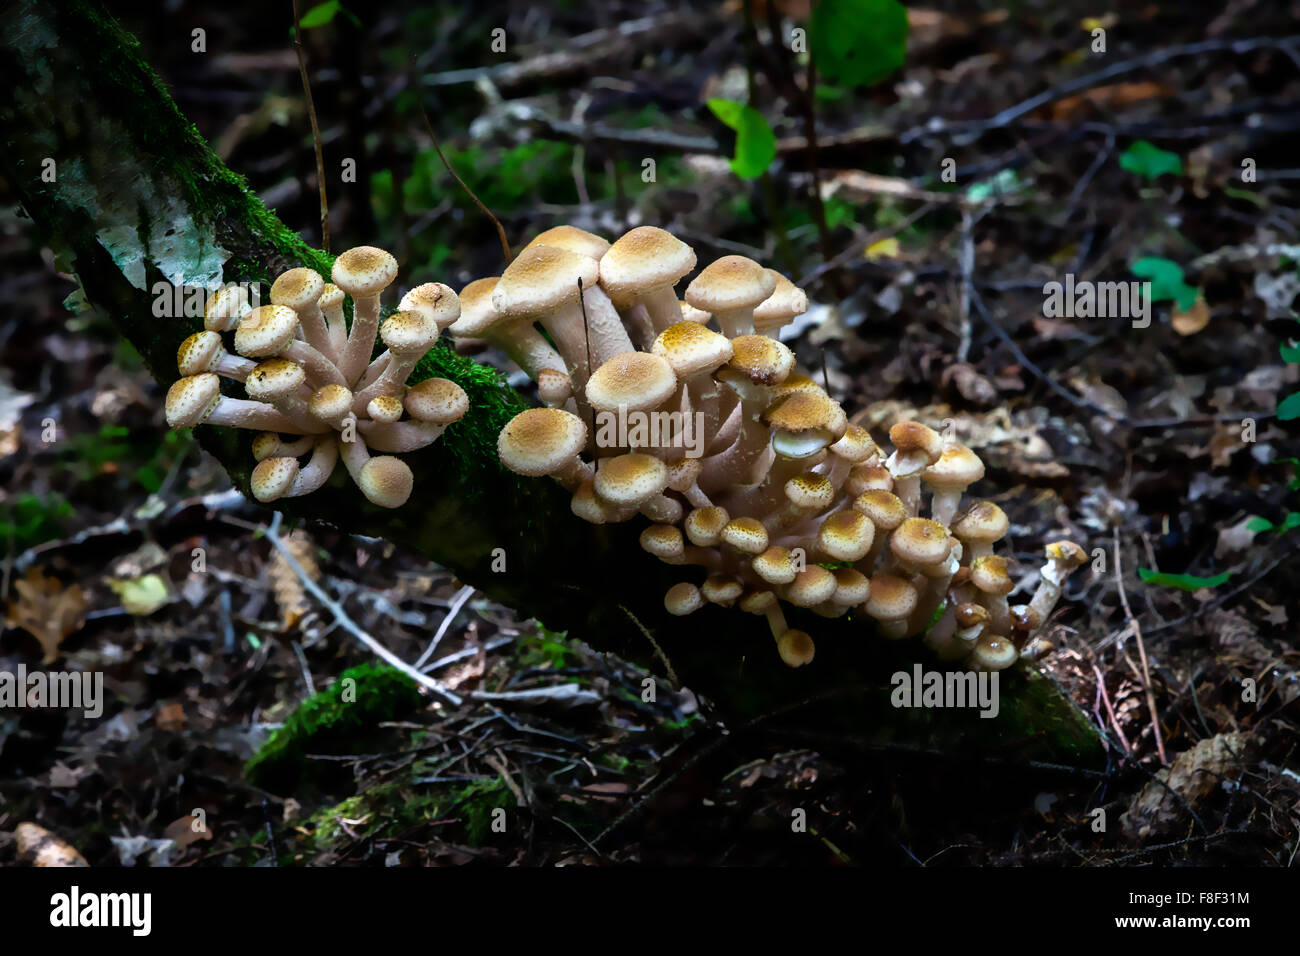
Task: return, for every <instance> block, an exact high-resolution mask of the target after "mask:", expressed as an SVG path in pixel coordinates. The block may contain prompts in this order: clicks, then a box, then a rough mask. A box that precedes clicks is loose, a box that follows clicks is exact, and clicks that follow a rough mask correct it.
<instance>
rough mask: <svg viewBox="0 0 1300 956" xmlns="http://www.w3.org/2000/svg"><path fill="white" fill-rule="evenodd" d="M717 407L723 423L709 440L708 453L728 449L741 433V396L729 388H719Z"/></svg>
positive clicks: (719, 418)
mask: <svg viewBox="0 0 1300 956" xmlns="http://www.w3.org/2000/svg"><path fill="white" fill-rule="evenodd" d="M715 384H716V379H715ZM717 409H718V413H717V419H718V420H719V421H721V422H722V424H721V425H719V426H718V431H717V434H715V435H714V436H713V438H712V440H710V442H709V446H708V453H709V454H710V455H716V454H718V453H719V452H722V451H726V450H727V449H728V448H730V447H731V446H732V444H733V443H734V442H735V441H736V438H737V436H739V435H740V423H741V421H742V420H743V417H744V412H743V410H742V408H741V405H740V399H739V397H738V396H737V395H736V393H735V392H733V391H732V390H731V389H729V388H718V406H717Z"/></svg>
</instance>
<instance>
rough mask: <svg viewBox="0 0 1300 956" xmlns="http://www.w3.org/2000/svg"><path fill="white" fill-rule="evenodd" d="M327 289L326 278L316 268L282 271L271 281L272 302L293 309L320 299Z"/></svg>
mask: <svg viewBox="0 0 1300 956" xmlns="http://www.w3.org/2000/svg"><path fill="white" fill-rule="evenodd" d="M323 291H325V280H324V279H322V278H321V277H320V276H319V275H317V273H316V270H314V269H304V268H301V267H300V268H297V269H290V270H289V271H288V272H281V273H280V275H279V276H277V277H276V280H275V281H274V282H272V283H271V304H272V305H284V306H288V307H289V308H291V309H304V308H306V307H307V306H309V305H315V304H316V303H317V302H318V301H320V295H321V293H322V292H323Z"/></svg>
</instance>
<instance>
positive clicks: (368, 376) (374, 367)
mask: <svg viewBox="0 0 1300 956" xmlns="http://www.w3.org/2000/svg"><path fill="white" fill-rule="evenodd" d="M392 359H393V353H392V352H390V351H388V350H387V349H385V350H384V351H383V352H380V353H379V357H378V358H376V359H375V360H374V361H373V362H371V363H370V364H369V365H367V366H366V370H365V371H364V372H362V373H361V378H359V379H357V388H356V390H357V391H358V392H359V391H361V390H362V389H363V388H366V387H367V386H369V385H372V384H374V381H375V379H377V378H379V376H380V375H382V374H383V371H384V369H386V368H388V363H389V362H391V361H392Z"/></svg>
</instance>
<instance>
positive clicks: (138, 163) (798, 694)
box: [0, 0, 1100, 764]
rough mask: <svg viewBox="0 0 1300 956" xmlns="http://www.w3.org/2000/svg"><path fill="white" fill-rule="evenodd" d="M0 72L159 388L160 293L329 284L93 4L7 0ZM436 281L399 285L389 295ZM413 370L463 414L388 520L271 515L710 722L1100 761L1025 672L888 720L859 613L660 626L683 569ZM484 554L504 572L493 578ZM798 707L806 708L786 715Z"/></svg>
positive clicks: (46, 224)
mask: <svg viewBox="0 0 1300 956" xmlns="http://www.w3.org/2000/svg"><path fill="white" fill-rule="evenodd" d="M0 76H2V77H3V79H4V81H5V86H6V88H7V89H9V90H11V91H13V94H12V96H9V97H6V98H5V100H6V101H5V102H0V144H2V146H3V149H2V150H0V172H2V173H3V175H4V177H5V179H6V180H7V182H8V185H9V187H10V188H11V189H12V190H14V191H15V192H16V193H17V195H18V196H19V198H20V200H21V202H22V204H23V207H24V208H25V210H26V211H27V213H28V214H29V215H30V216H31V217H32V219H33V220H34V221H35V223H36V225H37V227H38V229H39V231H40V233H41V235H42V237H43V239H44V240H45V241H47V242H49V243H50V244H51V245H52V246H53V247H54V248H55V249H56V250H59V251H61V252H64V253H66V254H67V255H69V256H70V257H71V261H72V263H73V268H74V269H75V271H76V274H77V275H78V277H79V278H80V280H81V283H82V286H83V288H84V291H85V294H86V296H87V298H88V299H89V301H90V302H91V303H93V304H95V305H96V306H98V307H100V308H102V309H104V310H106V311H107V312H108V313H109V314H110V315H111V316H112V318H113V321H114V322H115V323H116V325H117V327H118V328H119V329H120V331H121V334H122V335H123V336H124V337H125V338H127V339H128V340H130V341H131V343H132V344H133V345H134V346H135V347H136V349H137V350H138V351H139V352H140V353H141V355H142V356H143V357H144V360H145V362H146V364H147V365H148V368H149V369H150V371H151V372H152V373H153V375H154V377H155V378H156V379H157V381H158V382H159V384H160V385H161V386H163V387H164V388H165V387H166V386H167V385H169V384H170V383H171V382H172V381H174V380H175V379H176V377H177V372H176V365H175V355H176V348H177V346H178V345H179V344H180V342H181V340H182V339H183V338H184V337H185V336H186V335H187V334H189V332H191V331H194V330H195V329H197V328H199V327H200V320H199V319H197V318H195V319H158V318H156V317H155V316H154V314H153V301H154V297H153V293H152V289H153V287H154V284H155V283H156V282H157V281H159V280H160V279H166V280H168V281H171V282H173V283H177V284H181V283H183V284H185V285H189V286H203V287H206V288H215V287H216V286H217V285H219V284H220V283H221V282H223V281H226V282H228V281H260V282H263V283H268V287H269V282H270V280H271V279H272V278H273V277H274V276H275V275H277V274H278V273H280V272H281V271H283V270H285V269H288V268H292V267H294V266H304V265H305V266H309V267H311V268H314V269H316V270H317V271H319V272H320V273H321V274H322V275H325V276H328V274H329V266H330V263H331V260H330V258H329V257H328V256H327V255H325V254H324V253H323V252H321V251H319V250H317V249H314V248H312V247H311V246H309V245H308V244H307V243H306V242H304V241H303V240H302V239H301V237H299V236H298V235H297V234H295V233H294V232H292V231H291V230H289V229H288V228H286V227H285V226H284V225H283V224H282V223H281V222H280V221H279V220H278V219H277V218H276V217H275V215H274V214H273V213H272V212H271V211H269V210H267V209H266V208H265V207H264V206H263V205H262V203H261V202H260V200H258V199H257V197H256V196H254V195H252V194H250V193H249V191H248V189H247V187H246V185H245V183H244V181H243V179H242V178H241V177H239V176H238V175H236V174H235V173H233V172H232V171H230V170H229V169H227V168H226V167H225V166H224V165H223V164H222V163H221V161H220V160H219V159H218V158H217V157H216V155H215V154H214V153H213V152H212V150H211V149H210V148H209V146H208V144H207V143H206V142H205V141H204V139H203V137H202V136H200V135H199V133H198V131H197V130H196V129H195V128H194V126H193V125H192V124H190V123H189V122H188V121H187V120H186V119H185V118H184V117H183V116H182V115H181V114H180V112H179V111H178V110H177V108H176V106H175V104H174V103H173V102H172V100H171V98H170V97H169V96H168V94H167V91H166V89H165V87H164V86H163V84H162V82H161V81H160V80H159V78H158V77H157V76H156V74H155V73H154V72H153V71H152V70H151V69H150V68H149V67H148V66H147V65H146V64H145V63H144V62H143V61H142V59H141V58H140V56H139V55H138V53H137V50H136V42H135V41H134V39H133V38H132V37H130V36H129V35H128V34H126V33H125V32H124V31H123V30H122V29H121V28H120V27H119V26H118V25H117V24H116V23H115V22H114V21H113V20H112V19H111V17H109V15H108V14H107V13H105V12H104V10H103V9H102V8H101V7H100V6H98V5H97V4H95V3H93V2H89V0H71V2H68V0H65V2H60V3H51V2H49V0H20V2H15V3H11V4H10V5H9V6H7V7H6V8H5V9H4V10H3V12H0ZM47 159H52V160H53V161H54V164H55V171H56V172H55V176H54V178H53V181H46V180H47V179H48V178H49V176H48V174H47V175H45V176H44V177H43V173H45V172H46V171H47V169H48V164H47V163H46V160H47ZM352 239H353V242H354V243H358V244H359V243H364V242H368V241H370V239H371V237H368V236H357V237H352ZM436 278H438V277H437V276H417V275H406V274H403V275H401V276H400V279H399V281H400V282H401V283H402V284H404V285H406V286H412V285H415V284H417V283H419V282H423V281H428V280H432V279H436ZM264 301H265V300H264ZM387 305H388V306H389V307H390V308H391V306H392V305H393V303H392V302H389V303H387ZM432 375H439V376H443V377H446V378H450V379H453V380H454V381H456V382H458V383H459V384H460V385H461V386H462V387H463V388H465V390H466V391H467V392H468V394H469V397H470V405H471V407H470V411H469V413H468V414H467V415H466V417H465V418H464V419H463V420H462V421H461V422H458V423H457V424H455V425H452V426H451V427H450V428H449V429H448V430H447V432H446V433H445V434H444V435H443V437H442V438H441V439H440V440H439V441H438V442H437V443H436V444H435V445H433V446H432V447H430V448H429V449H426V450H424V451H421V452H417V453H414V454H411V455H407V456H404V457H405V458H406V460H407V461H408V462H409V463H410V465H411V467H412V469H413V470H414V472H415V475H416V490H415V494H414V495H413V497H412V500H411V501H410V503H408V504H407V505H406V506H405V507H403V508H401V509H398V510H397V511H395V512H388V511H383V510H381V509H377V508H374V507H372V506H370V505H368V503H366V502H365V501H364V499H363V498H362V497H361V495H360V494H359V493H358V492H357V491H356V490H355V489H354V488H353V487H352V486H351V485H350V483H349V482H348V481H347V478H346V475H344V474H342V471H343V470H342V469H339V470H338V473H336V474H335V476H334V477H333V479H332V480H331V482H330V483H329V484H328V485H327V486H326V487H325V488H324V489H322V490H321V491H319V492H317V493H314V494H312V495H308V496H306V497H304V498H298V499H290V500H287V501H284V502H283V505H284V508H283V510H284V511H285V513H286V514H287V515H290V516H297V517H300V518H304V519H310V520H318V521H323V522H327V523H330V524H332V525H335V526H337V527H340V528H342V529H343V530H346V531H349V532H356V533H361V534H367V535H375V536H383V537H386V538H388V539H390V540H393V541H395V542H400V543H402V544H406V545H410V546H413V547H415V548H417V549H419V550H420V551H421V552H423V553H424V554H426V555H428V556H429V557H430V558H431V559H433V560H435V561H437V562H438V563H440V564H442V565H444V566H446V567H448V568H450V569H452V570H453V571H455V572H456V574H458V575H459V576H460V577H461V579H462V580H464V581H466V582H468V583H470V584H473V585H474V586H475V587H477V588H479V589H481V590H482V591H483V592H484V593H485V594H486V595H488V596H489V597H491V598H492V599H494V600H497V601H500V602H501V603H503V604H506V605H509V606H511V607H513V608H515V609H517V610H518V611H520V612H521V613H523V614H525V615H531V616H535V617H537V618H538V619H540V620H541V621H543V622H544V623H545V624H546V625H547V626H548V627H550V628H553V629H556V630H567V631H569V632H570V633H571V634H572V635H574V636H578V637H581V638H582V639H584V640H585V641H587V642H588V643H589V644H591V645H592V646H594V647H596V648H598V649H601V650H606V651H612V652H616V653H618V654H620V655H623V656H625V657H627V658H629V659H633V660H636V661H639V662H642V663H644V664H646V665H647V666H648V667H649V668H650V669H651V670H652V671H653V672H655V673H656V674H658V675H660V676H662V675H664V674H665V668H664V665H663V664H662V662H661V660H660V659H659V658H658V656H657V655H656V654H655V652H654V648H653V647H652V645H651V642H650V640H649V639H648V638H647V636H646V635H645V633H643V631H642V630H641V628H640V627H638V626H637V624H636V623H635V621H639V622H641V624H643V625H644V627H645V628H646V629H647V630H648V631H649V632H650V633H651V634H652V635H653V636H654V639H655V641H657V643H658V644H659V646H660V647H661V648H662V649H663V651H664V653H665V654H666V656H667V657H668V659H669V660H670V661H671V663H672V665H673V668H674V669H675V671H676V673H677V675H678V677H679V678H680V679H681V681H682V683H684V684H685V685H687V686H689V687H690V688H692V689H693V690H695V691H696V692H697V693H700V694H702V695H705V696H707V697H708V698H710V699H711V700H712V701H713V702H714V703H715V704H716V705H717V707H718V710H719V713H720V714H721V715H722V716H725V717H726V718H728V719H732V720H740V719H746V718H751V717H754V716H757V715H761V714H770V713H773V712H780V713H784V714H786V715H787V719H788V720H797V721H798V722H799V723H800V724H801V725H803V726H805V727H816V728H819V729H821V730H827V729H831V730H833V729H835V728H843V729H844V730H846V731H851V732H852V733H854V734H856V735H857V736H859V737H861V736H862V735H863V734H864V733H865V734H868V735H871V736H874V737H875V738H876V739H880V738H881V737H884V738H887V739H889V740H895V741H898V740H909V741H913V742H915V743H917V744H920V745H927V746H929V745H936V744H937V745H940V746H954V745H958V744H970V745H977V746H981V747H989V748H991V749H998V750H1001V751H1006V750H1008V748H1011V749H1013V750H1015V751H1016V752H1017V753H1020V754H1024V755H1026V756H1036V757H1047V758H1049V759H1055V760H1061V761H1065V762H1070V763H1075V764H1082V763H1093V762H1095V760H1096V759H1097V757H1098V755H1099V752H1100V751H1099V747H1098V745H1097V739H1096V737H1095V735H1094V734H1093V732H1092V730H1091V727H1090V725H1088V723H1087V722H1086V721H1085V720H1084V719H1083V718H1082V716H1081V715H1080V714H1079V713H1078V711H1077V710H1075V708H1073V706H1071V705H1070V704H1068V703H1067V702H1066V700H1065V699H1064V697H1062V696H1061V694H1060V693H1059V691H1058V690H1057V689H1056V687H1055V685H1054V684H1052V683H1051V682H1050V681H1049V680H1046V679H1045V678H1042V677H1039V676H1037V675H1035V674H1033V673H1031V672H1028V671H1016V672H1008V673H1005V674H1004V675H1003V679H1002V682H1001V683H1002V695H1001V697H1002V704H1001V713H1000V715H999V717H998V718H997V719H995V720H982V719H980V718H978V717H977V716H976V715H975V712H974V711H971V710H967V711H961V712H952V711H948V712H944V711H936V710H895V709H893V708H891V706H890V705H889V690H890V687H889V677H890V675H891V674H892V673H893V672H895V671H897V670H899V669H904V668H905V669H908V670H910V668H911V664H912V662H913V661H922V662H924V663H925V664H926V666H927V667H931V668H937V667H938V666H939V665H938V663H937V662H936V661H934V660H933V659H932V658H929V657H928V656H927V654H926V652H925V651H924V648H923V647H922V646H921V644H920V642H919V641H908V642H885V641H882V640H880V639H879V638H877V637H876V636H875V635H874V634H873V633H872V631H871V626H870V623H869V621H863V620H845V619H839V620H825V619H822V618H819V617H816V616H813V615H806V614H800V613H797V612H796V613H792V614H791V615H790V623H791V626H793V627H798V628H801V629H803V630H806V631H808V632H809V633H810V634H812V635H813V636H814V638H815V640H816V644H817V656H816V660H815V661H814V663H813V664H812V665H810V666H807V667H804V668H800V669H798V670H791V669H789V668H787V667H786V666H785V665H783V664H782V663H781V662H780V660H779V659H778V657H777V654H776V650H775V647H774V642H773V641H772V639H771V637H770V636H769V633H768V630H767V625H766V622H765V620H764V619H763V618H761V617H751V616H749V615H745V614H742V613H740V612H739V611H736V610H734V609H733V610H723V609H720V608H716V607H708V608H705V609H704V610H702V611H699V612H697V613H696V614H694V615H691V616H689V617H686V618H673V617H670V616H668V615H667V614H666V612H665V611H664V610H663V605H662V596H663V594H664V592H665V591H666V590H667V589H668V587H669V586H670V585H671V584H674V583H676V582H677V581H680V580H685V579H692V580H696V583H699V576H698V575H696V576H694V577H692V576H691V575H690V574H689V572H686V571H683V570H682V569H674V568H670V567H668V566H666V565H663V564H661V563H660V562H658V561H657V560H655V559H654V558H651V557H650V556H649V555H647V554H645V553H644V552H643V551H641V549H640V548H639V546H638V544H637V537H638V533H639V531H640V528H641V524H642V523H641V522H639V521H634V522H629V523H627V524H623V525H614V526H600V527H597V526H592V525H589V524H587V523H585V522H583V521H581V520H579V519H577V518H575V517H573V516H572V515H571V513H570V511H569V506H568V496H567V495H566V494H564V493H563V492H562V490H561V489H560V488H559V487H558V486H557V485H555V484H554V483H552V482H550V481H547V480H535V479H525V478H520V477H518V476H515V475H513V474H511V473H510V472H508V471H506V470H505V469H503V468H502V467H501V466H500V465H499V463H498V461H497V458H496V435H497V433H498V431H499V430H500V428H501V426H502V425H503V424H505V422H506V421H508V420H509V419H510V417H511V416H512V415H514V414H515V413H516V412H517V411H519V410H520V409H522V408H523V407H525V403H524V401H523V400H522V399H521V398H520V397H519V396H518V395H517V394H515V393H514V392H513V391H512V390H510V389H509V388H508V387H506V385H505V384H504V383H503V382H502V381H501V379H500V377H499V376H498V375H497V374H496V373H495V372H494V371H492V370H490V369H487V368H484V367H481V366H477V365H475V364H474V363H473V362H471V361H469V360H467V359H465V358H463V357H460V356H458V355H456V354H455V352H454V351H453V350H452V349H451V348H450V347H449V346H448V345H446V344H445V343H444V344H440V346H439V347H438V349H436V350H435V352H433V353H432V354H431V355H430V356H429V357H427V358H426V359H425V360H424V361H422V362H421V364H420V366H419V367H418V368H417V370H416V373H415V375H413V377H412V380H413V381H415V380H419V379H422V378H427V377H429V376H432ZM160 401H161V396H160ZM197 435H198V437H199V439H200V441H201V442H202V444H203V446H204V447H205V448H206V449H207V450H208V451H210V452H211V453H212V454H213V455H215V456H216V457H217V458H218V459H219V460H220V461H221V462H222V464H223V465H224V466H225V467H226V469H227V470H228V472H229V473H230V477H231V479H232V480H233V481H234V482H235V484H236V485H237V486H238V487H239V488H240V489H241V490H243V491H244V492H245V493H247V487H248V484H247V483H248V475H249V472H250V470H251V466H252V464H253V459H252V455H251V452H250V449H249V443H250V441H251V433H248V432H242V431H239V430H234V429H222V428H215V427H209V426H204V427H201V428H199V429H197ZM498 549H499V550H498ZM501 558H503V559H504V566H505V569H504V570H502V571H498V570H494V561H495V562H497V566H498V567H499V566H500V563H499V559H501ZM634 618H635V621H634ZM808 700H815V701H817V703H814V704H810V705H806V706H804V705H802V704H800V702H804V701H808ZM796 705H799V706H796Z"/></svg>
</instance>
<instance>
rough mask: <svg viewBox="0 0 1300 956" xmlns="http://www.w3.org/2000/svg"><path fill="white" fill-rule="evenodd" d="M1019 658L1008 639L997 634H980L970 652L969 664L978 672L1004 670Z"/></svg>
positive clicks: (1018, 653)
mask: <svg viewBox="0 0 1300 956" xmlns="http://www.w3.org/2000/svg"><path fill="white" fill-rule="evenodd" d="M1019 657H1020V652H1019V651H1017V650H1016V645H1015V644H1013V643H1012V642H1011V641H1010V639H1008V638H1006V637H1002V636H1000V635H997V634H982V635H980V639H979V640H978V641H976V642H975V647H974V649H973V650H972V651H971V656H970V662H971V664H972V665H973V666H974V667H976V668H977V669H979V670H984V671H1001V670H1006V669H1007V668H1008V667H1010V666H1011V665H1012V664H1014V663H1015V662H1016V659H1017V658H1019Z"/></svg>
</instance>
